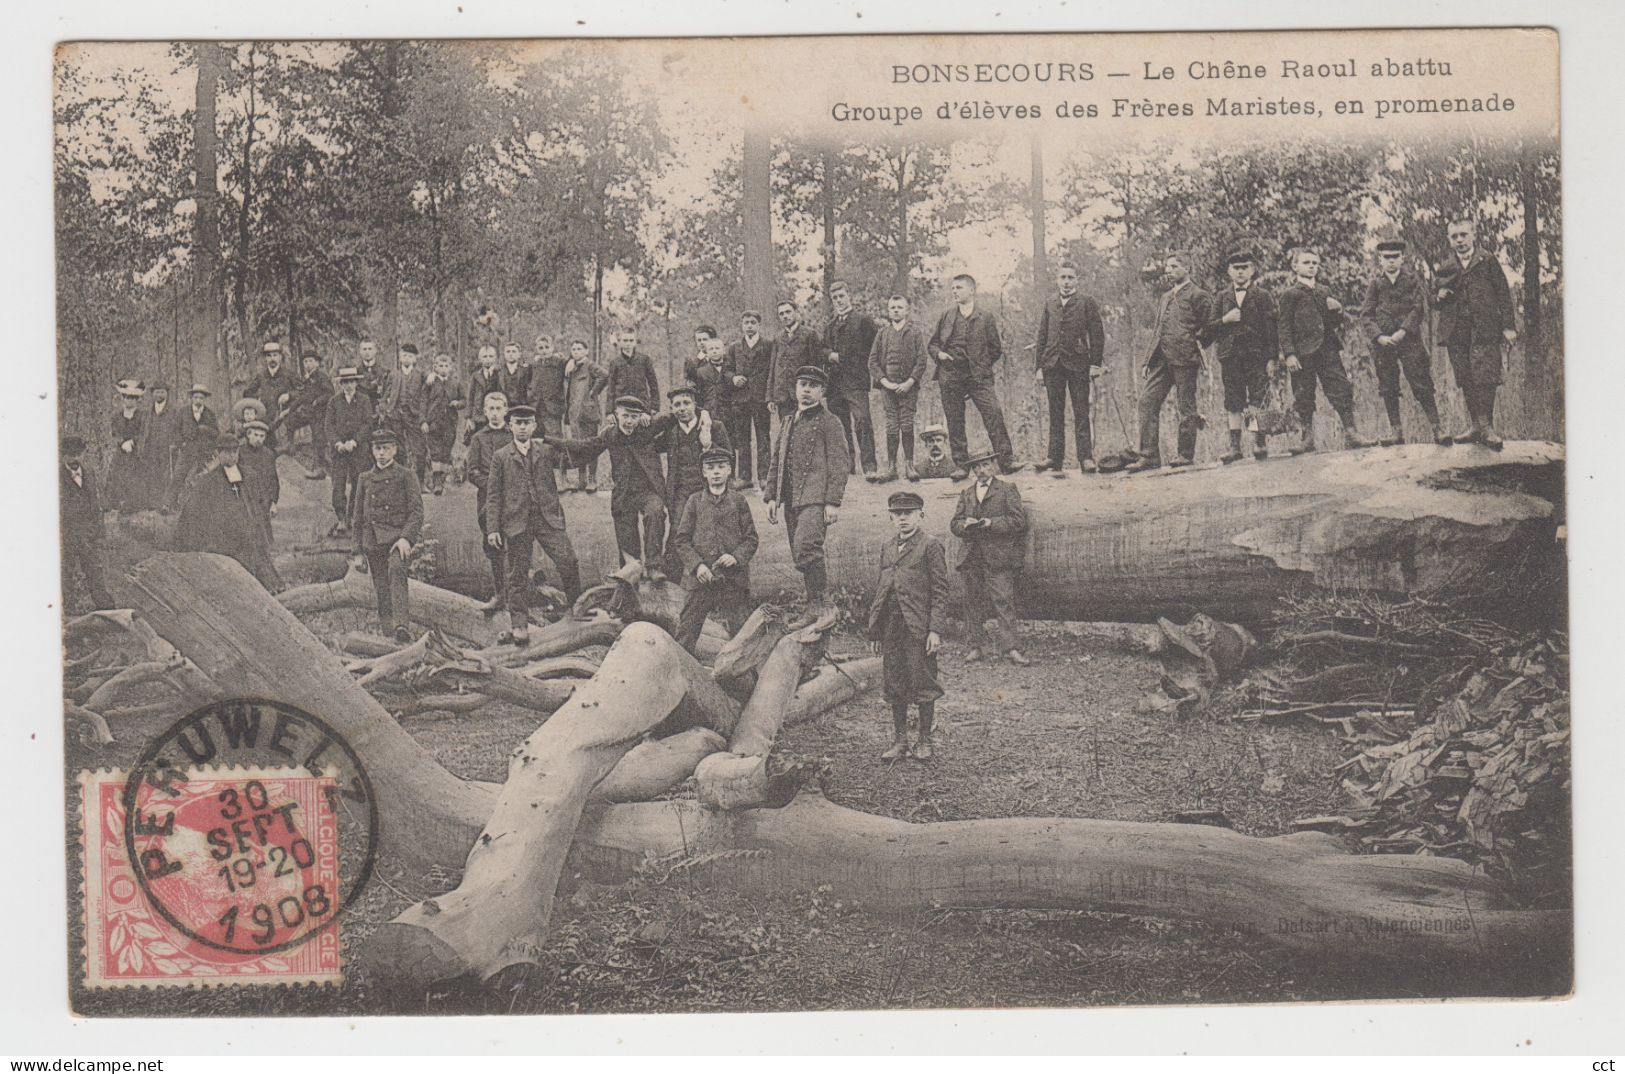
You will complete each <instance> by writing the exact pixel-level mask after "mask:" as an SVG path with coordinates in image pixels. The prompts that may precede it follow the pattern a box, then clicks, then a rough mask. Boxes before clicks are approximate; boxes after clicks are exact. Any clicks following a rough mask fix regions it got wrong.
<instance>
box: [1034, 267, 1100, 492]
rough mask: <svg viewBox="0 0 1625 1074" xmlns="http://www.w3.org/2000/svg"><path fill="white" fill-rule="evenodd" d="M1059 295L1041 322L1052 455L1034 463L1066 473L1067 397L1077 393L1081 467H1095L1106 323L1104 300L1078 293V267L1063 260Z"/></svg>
mask: <svg viewBox="0 0 1625 1074" xmlns="http://www.w3.org/2000/svg"><path fill="white" fill-rule="evenodd" d="M1055 285H1056V290H1057V291H1058V292H1059V294H1057V295H1056V297H1054V298H1052V299H1050V300H1049V301H1048V302H1046V303H1045V304H1044V314H1043V316H1042V317H1040V318H1039V321H1038V343H1037V346H1036V347H1034V350H1035V351H1036V352H1037V358H1036V360H1037V363H1038V379H1039V380H1040V381H1041V382H1042V383H1043V385H1044V395H1045V396H1046V397H1047V399H1048V401H1049V458H1048V459H1046V460H1045V461H1044V462H1041V463H1039V464H1038V465H1037V466H1035V467H1033V469H1035V470H1039V471H1043V470H1049V471H1052V472H1053V473H1054V475H1055V476H1056V477H1065V476H1066V400H1067V396H1068V395H1070V396H1071V397H1072V436H1073V440H1074V442H1075V443H1076V450H1077V455H1078V469H1079V470H1081V471H1083V472H1084V473H1086V474H1092V473H1094V472H1095V469H1096V467H1095V454H1094V445H1093V435H1092V433H1093V431H1092V430H1091V429H1090V427H1089V389H1090V387H1091V381H1093V380H1094V378H1095V377H1098V376H1100V374H1101V373H1102V372H1104V371H1105V368H1106V367H1105V366H1104V365H1103V364H1102V363H1103V362H1104V361H1105V358H1106V326H1105V323H1104V322H1103V321H1102V320H1101V319H1100V305H1099V303H1097V302H1096V301H1095V300H1094V299H1092V298H1090V297H1089V296H1087V295H1080V294H1078V269H1077V266H1075V265H1073V264H1071V263H1069V262H1068V263H1063V264H1062V265H1061V266H1060V267H1059V268H1058V269H1056V270H1055Z"/></svg>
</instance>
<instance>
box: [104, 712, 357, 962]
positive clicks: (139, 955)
mask: <svg viewBox="0 0 1625 1074" xmlns="http://www.w3.org/2000/svg"><path fill="white" fill-rule="evenodd" d="M80 782H81V785H82V791H83V793H82V805H83V818H82V819H83V829H82V830H83V833H84V834H83V838H84V843H83V850H84V862H85V867H84V868H85V874H84V895H85V964H84V978H85V981H86V983H87V984H88V985H89V986H90V987H93V988H99V987H120V986H127V985H147V986H160V987H161V986H186V985H222V984H286V983H338V982H340V981H342V967H341V962H340V937H339V923H340V921H341V919H342V917H343V914H344V912H345V910H346V909H347V908H348V907H349V906H350V905H351V904H352V903H353V902H354V900H355V898H356V897H357V896H358V895H359V894H360V893H361V891H362V890H363V889H364V887H365V885H366V882H367V880H368V879H369V878H370V876H371V872H372V866H373V859H374V855H375V853H376V847H377V835H378V817H377V812H376V809H375V808H374V797H373V794H372V787H371V784H370V782H369V781H368V779H367V776H366V772H365V770H364V769H363V768H362V766H361V763H360V760H359V758H358V757H357V756H356V754H355V752H354V751H353V750H352V749H351V748H350V746H349V745H348V743H345V742H344V741H343V740H342V739H341V738H340V737H339V736H338V735H337V734H336V733H335V732H334V731H333V730H332V728H331V727H329V726H328V725H326V724H325V723H324V722H323V721H321V720H320V719H318V718H317V717H314V716H312V715H310V714H309V713H305V712H302V711H301V710H299V709H295V708H293V707H291V706H288V705H283V704H280V703H277V702H271V701H261V700H252V699H250V700H234V701H227V702H219V703H215V704H211V705H209V706H205V707H204V708H202V709H199V710H197V711H195V712H193V713H191V714H189V715H188V716H187V717H185V718H184V719H182V720H180V721H178V722H177V723H176V724H175V725H173V726H172V727H170V728H169V729H168V730H167V731H166V732H165V733H164V734H162V735H160V736H158V737H157V738H156V739H154V740H153V742H152V743H151V744H149V745H148V747H147V748H146V750H144V751H143V753H142V755H141V758H140V760H139V761H138V763H137V764H136V765H135V766H134V767H133V768H131V769H128V770H101V771H96V772H84V773H81V776H80Z"/></svg>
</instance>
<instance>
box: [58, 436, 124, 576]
mask: <svg viewBox="0 0 1625 1074" xmlns="http://www.w3.org/2000/svg"><path fill="white" fill-rule="evenodd" d="M61 448H62V468H61V469H62V473H61V478H62V501H61V510H62V592H63V593H67V592H68V578H69V577H70V576H71V575H72V573H73V568H74V567H75V566H77V567H78V568H79V573H80V574H81V575H83V576H84V579H85V589H86V590H87V591H88V592H89V594H90V603H91V606H92V607H93V608H111V607H112V606H113V597H112V595H111V594H109V593H108V592H107V584H106V582H104V581H103V580H102V534H103V526H102V508H101V501H100V500H98V499H97V497H96V482H95V479H94V478H92V477H91V475H90V470H89V469H88V468H87V467H86V466H85V441H84V439H83V438H82V437H77V436H67V437H63V438H62V443H61Z"/></svg>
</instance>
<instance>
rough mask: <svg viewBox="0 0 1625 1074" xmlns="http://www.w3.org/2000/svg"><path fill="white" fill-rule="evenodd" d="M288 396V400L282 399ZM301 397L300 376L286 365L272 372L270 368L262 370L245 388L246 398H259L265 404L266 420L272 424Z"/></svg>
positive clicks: (244, 394)
mask: <svg viewBox="0 0 1625 1074" xmlns="http://www.w3.org/2000/svg"><path fill="white" fill-rule="evenodd" d="M284 395H285V396H287V397H288V398H287V401H286V402H284V401H283V400H282V397H283V396H284ZM298 397H299V378H298V376H296V375H295V374H294V372H293V370H291V369H289V368H288V367H287V366H285V365H279V366H277V371H276V372H275V373H272V372H271V371H270V370H269V369H262V370H260V374H259V376H257V377H255V378H254V379H253V380H251V381H249V384H248V387H247V388H244V389H243V398H244V399H258V400H259V401H260V402H261V403H263V404H265V422H266V424H267V425H269V424H272V423H274V422H275V421H276V419H277V418H279V417H281V416H282V414H283V413H284V412H286V411H287V410H289V409H290V408H292V406H293V404H294V402H295V401H296V400H297V399H298Z"/></svg>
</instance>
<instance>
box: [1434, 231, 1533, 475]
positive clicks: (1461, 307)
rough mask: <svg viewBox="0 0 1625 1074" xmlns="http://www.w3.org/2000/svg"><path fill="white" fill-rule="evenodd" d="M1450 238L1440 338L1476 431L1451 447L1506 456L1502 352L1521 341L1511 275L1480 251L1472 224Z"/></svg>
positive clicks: (1440, 279) (1440, 272) (1441, 283)
mask: <svg viewBox="0 0 1625 1074" xmlns="http://www.w3.org/2000/svg"><path fill="white" fill-rule="evenodd" d="M1446 234H1447V235H1448V236H1449V239H1450V250H1451V253H1452V254H1453V255H1454V256H1453V257H1451V258H1450V259H1449V260H1448V261H1446V262H1445V264H1443V265H1441V266H1439V268H1438V269H1437V270H1435V273H1434V282H1435V284H1436V285H1437V287H1438V301H1439V338H1440V339H1442V340H1444V345H1445V349H1446V350H1447V351H1448V352H1449V354H1450V368H1451V369H1452V370H1454V371H1455V374H1456V384H1457V385H1459V386H1460V388H1461V394H1462V398H1463V400H1464V401H1465V402H1466V404H1467V417H1468V421H1469V422H1470V423H1471V426H1470V428H1469V429H1468V430H1467V431H1466V432H1464V433H1460V434H1456V435H1453V436H1450V437H1448V438H1447V439H1446V442H1447V443H1456V444H1483V445H1485V446H1486V447H1489V448H1491V449H1492V450H1495V451H1500V450H1501V443H1502V441H1501V438H1500V436H1498V435H1496V432H1495V390H1496V388H1498V387H1499V386H1500V384H1501V362H1502V348H1503V347H1506V346H1510V345H1511V343H1512V341H1513V340H1515V339H1517V338H1518V333H1517V331H1516V329H1515V328H1514V327H1513V320H1512V294H1511V292H1510V291H1509V290H1508V289H1507V276H1506V272H1505V271H1504V270H1503V269H1502V268H1501V263H1500V262H1499V261H1497V260H1496V259H1495V257H1494V256H1493V255H1491V254H1487V253H1485V252H1484V251H1482V250H1480V249H1478V241H1477V238H1476V237H1475V235H1474V233H1473V224H1472V221H1470V220H1456V221H1453V222H1452V223H1451V224H1450V226H1449V228H1448V229H1446Z"/></svg>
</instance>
